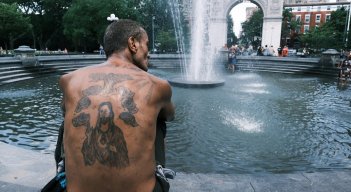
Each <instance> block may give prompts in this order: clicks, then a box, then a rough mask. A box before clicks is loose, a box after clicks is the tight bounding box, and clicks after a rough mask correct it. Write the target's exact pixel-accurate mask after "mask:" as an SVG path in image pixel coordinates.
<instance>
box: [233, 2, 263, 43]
mask: <svg viewBox="0 0 351 192" xmlns="http://www.w3.org/2000/svg"><path fill="white" fill-rule="evenodd" d="M247 7H257V6H256V5H255V4H253V3H250V2H243V3H240V4H238V5H237V6H235V7H234V8H233V9H232V10H231V11H230V15H231V16H232V18H233V21H234V33H235V35H236V36H237V37H239V34H240V31H241V23H242V22H244V21H245V19H246V8H247Z"/></svg>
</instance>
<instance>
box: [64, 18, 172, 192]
mask: <svg viewBox="0 0 351 192" xmlns="http://www.w3.org/2000/svg"><path fill="white" fill-rule="evenodd" d="M118 22H119V23H118ZM116 26H117V27H116ZM122 26H128V27H130V26H132V27H133V26H134V28H132V30H134V31H137V33H135V34H133V35H129V36H126V38H125V39H123V40H116V42H117V41H119V42H120V43H125V44H123V46H122V47H123V48H119V49H112V51H111V50H108V49H109V47H113V46H114V44H113V43H114V42H110V41H111V40H113V41H115V40H114V37H118V38H119V37H120V36H121V37H123V34H124V33H128V32H125V31H123V29H122V30H121V27H122ZM114 27H115V28H114ZM117 29H118V30H119V31H118V32H116V31H115V30H117ZM138 31H139V32H138ZM113 33H121V34H122V33H123V34H122V35H119V34H116V35H115V36H114V35H113ZM124 35H125V34H124ZM106 40H108V42H106ZM108 43H110V44H108ZM109 45H111V46H109ZM106 49H107V50H106ZM105 52H106V54H107V57H108V59H107V61H106V62H105V63H102V64H100V65H95V66H90V67H86V68H82V69H79V70H77V71H74V72H71V73H69V74H67V75H64V76H62V77H61V78H60V87H61V89H62V91H63V94H64V97H63V103H64V109H65V118H64V120H65V123H64V130H65V131H64V141H63V142H64V149H65V168H66V177H67V191H74V192H79V191H84V192H90V191H92V192H93V191H94V192H95V191H113V192H115V191H125V192H128V191H152V190H153V189H154V187H155V182H156V179H155V164H156V162H155V145H154V143H155V137H156V123H157V119H160V120H166V121H170V120H172V119H173V118H174V106H173V104H172V102H171V96H172V91H171V87H170V85H169V83H168V82H167V81H165V80H162V79H159V78H157V77H155V76H153V75H151V74H149V73H147V72H146V71H147V69H148V37H147V34H146V32H145V30H144V29H143V28H141V27H140V26H136V25H135V23H133V22H130V21H127V20H119V21H117V22H114V23H112V24H111V25H110V26H109V28H108V29H107V31H106V34H105Z"/></svg>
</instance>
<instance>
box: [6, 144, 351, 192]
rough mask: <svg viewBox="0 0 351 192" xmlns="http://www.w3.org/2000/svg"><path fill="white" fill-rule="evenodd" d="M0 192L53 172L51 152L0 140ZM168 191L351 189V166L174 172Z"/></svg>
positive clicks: (29, 188)
mask: <svg viewBox="0 0 351 192" xmlns="http://www.w3.org/2000/svg"><path fill="white" fill-rule="evenodd" d="M0 154H1V157H0V192H8V191H9V192H22V191H23V192H34V191H40V189H41V188H42V187H43V186H44V185H45V184H46V183H47V182H48V181H49V180H50V179H51V178H52V177H53V176H54V175H55V160H54V156H53V155H49V154H42V153H39V152H35V151H31V150H26V149H22V148H19V147H15V146H12V145H8V144H5V143H3V142H0ZM170 182H171V192H222V191H223V192H224V191H225V192H228V191H238V192H285V191H286V192H291V191H296V192H304V191H306V192H351V169H340V170H328V171H321V172H314V173H306V172H297V173H288V174H269V173H257V174H201V173H199V174H195V173H177V176H176V178H175V179H174V180H170Z"/></svg>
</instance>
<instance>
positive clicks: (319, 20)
mask: <svg viewBox="0 0 351 192" xmlns="http://www.w3.org/2000/svg"><path fill="white" fill-rule="evenodd" d="M320 22H321V14H317V15H316V23H320Z"/></svg>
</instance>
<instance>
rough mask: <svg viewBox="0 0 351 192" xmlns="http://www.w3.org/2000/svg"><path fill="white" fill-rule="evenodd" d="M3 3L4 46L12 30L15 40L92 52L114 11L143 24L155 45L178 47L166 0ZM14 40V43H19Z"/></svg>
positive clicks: (14, 0) (17, 0)
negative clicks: (10, 26)
mask: <svg viewBox="0 0 351 192" xmlns="http://www.w3.org/2000/svg"><path fill="white" fill-rule="evenodd" d="M0 2H1V3H2V4H1V6H2V10H4V11H2V10H1V13H0V14H1V15H2V16H1V17H3V18H5V17H6V19H5V20H6V21H10V22H1V25H2V24H3V23H4V25H2V26H1V28H0V30H1V31H0V33H1V34H4V35H2V36H1V37H0V40H1V41H0V45H1V46H5V42H6V45H7V44H9V41H10V40H9V39H5V38H4V36H6V37H7V36H9V35H8V34H10V32H11V34H12V37H13V38H12V39H14V40H16V39H18V41H16V42H18V43H19V42H21V43H26V44H28V45H30V46H31V47H32V48H36V49H41V50H44V49H46V48H48V49H49V50H57V49H61V50H62V49H64V48H67V49H69V50H70V51H73V50H76V51H93V50H96V49H98V47H99V44H102V43H103V42H102V38H103V34H104V30H105V29H106V26H107V25H108V24H109V23H110V22H109V21H107V19H106V18H107V17H108V16H109V15H110V14H112V13H113V14H115V15H116V16H117V17H119V18H123V19H133V20H136V21H138V22H139V23H141V24H143V25H144V28H145V30H146V31H147V33H148V35H149V39H150V42H153V41H154V42H155V44H157V45H161V46H162V48H164V49H168V50H176V47H177V44H176V41H175V34H174V30H173V28H174V27H173V22H172V15H171V11H170V10H169V6H168V2H167V1H162V0H100V1H95V0H0ZM13 3H16V4H13ZM4 6H11V8H8V7H6V8H4ZM10 13H11V14H10ZM5 14H6V16H5ZM153 17H155V19H154V24H155V25H154V32H155V40H153V39H152V27H151V26H152V25H151V24H152V18H153ZM11 23H13V24H14V25H13V26H12V28H9V27H8V24H11ZM5 24H6V25H5ZM15 25H17V28H16V27H15ZM5 26H6V30H5ZM18 26H23V27H25V26H27V27H26V30H25V29H19V28H18ZM28 26H29V27H28ZM30 26H32V27H30ZM17 32H22V33H21V34H17ZM14 40H12V44H13V45H14V46H19V44H17V43H16V42H15V41H14ZM150 46H152V45H151V44H150Z"/></svg>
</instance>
